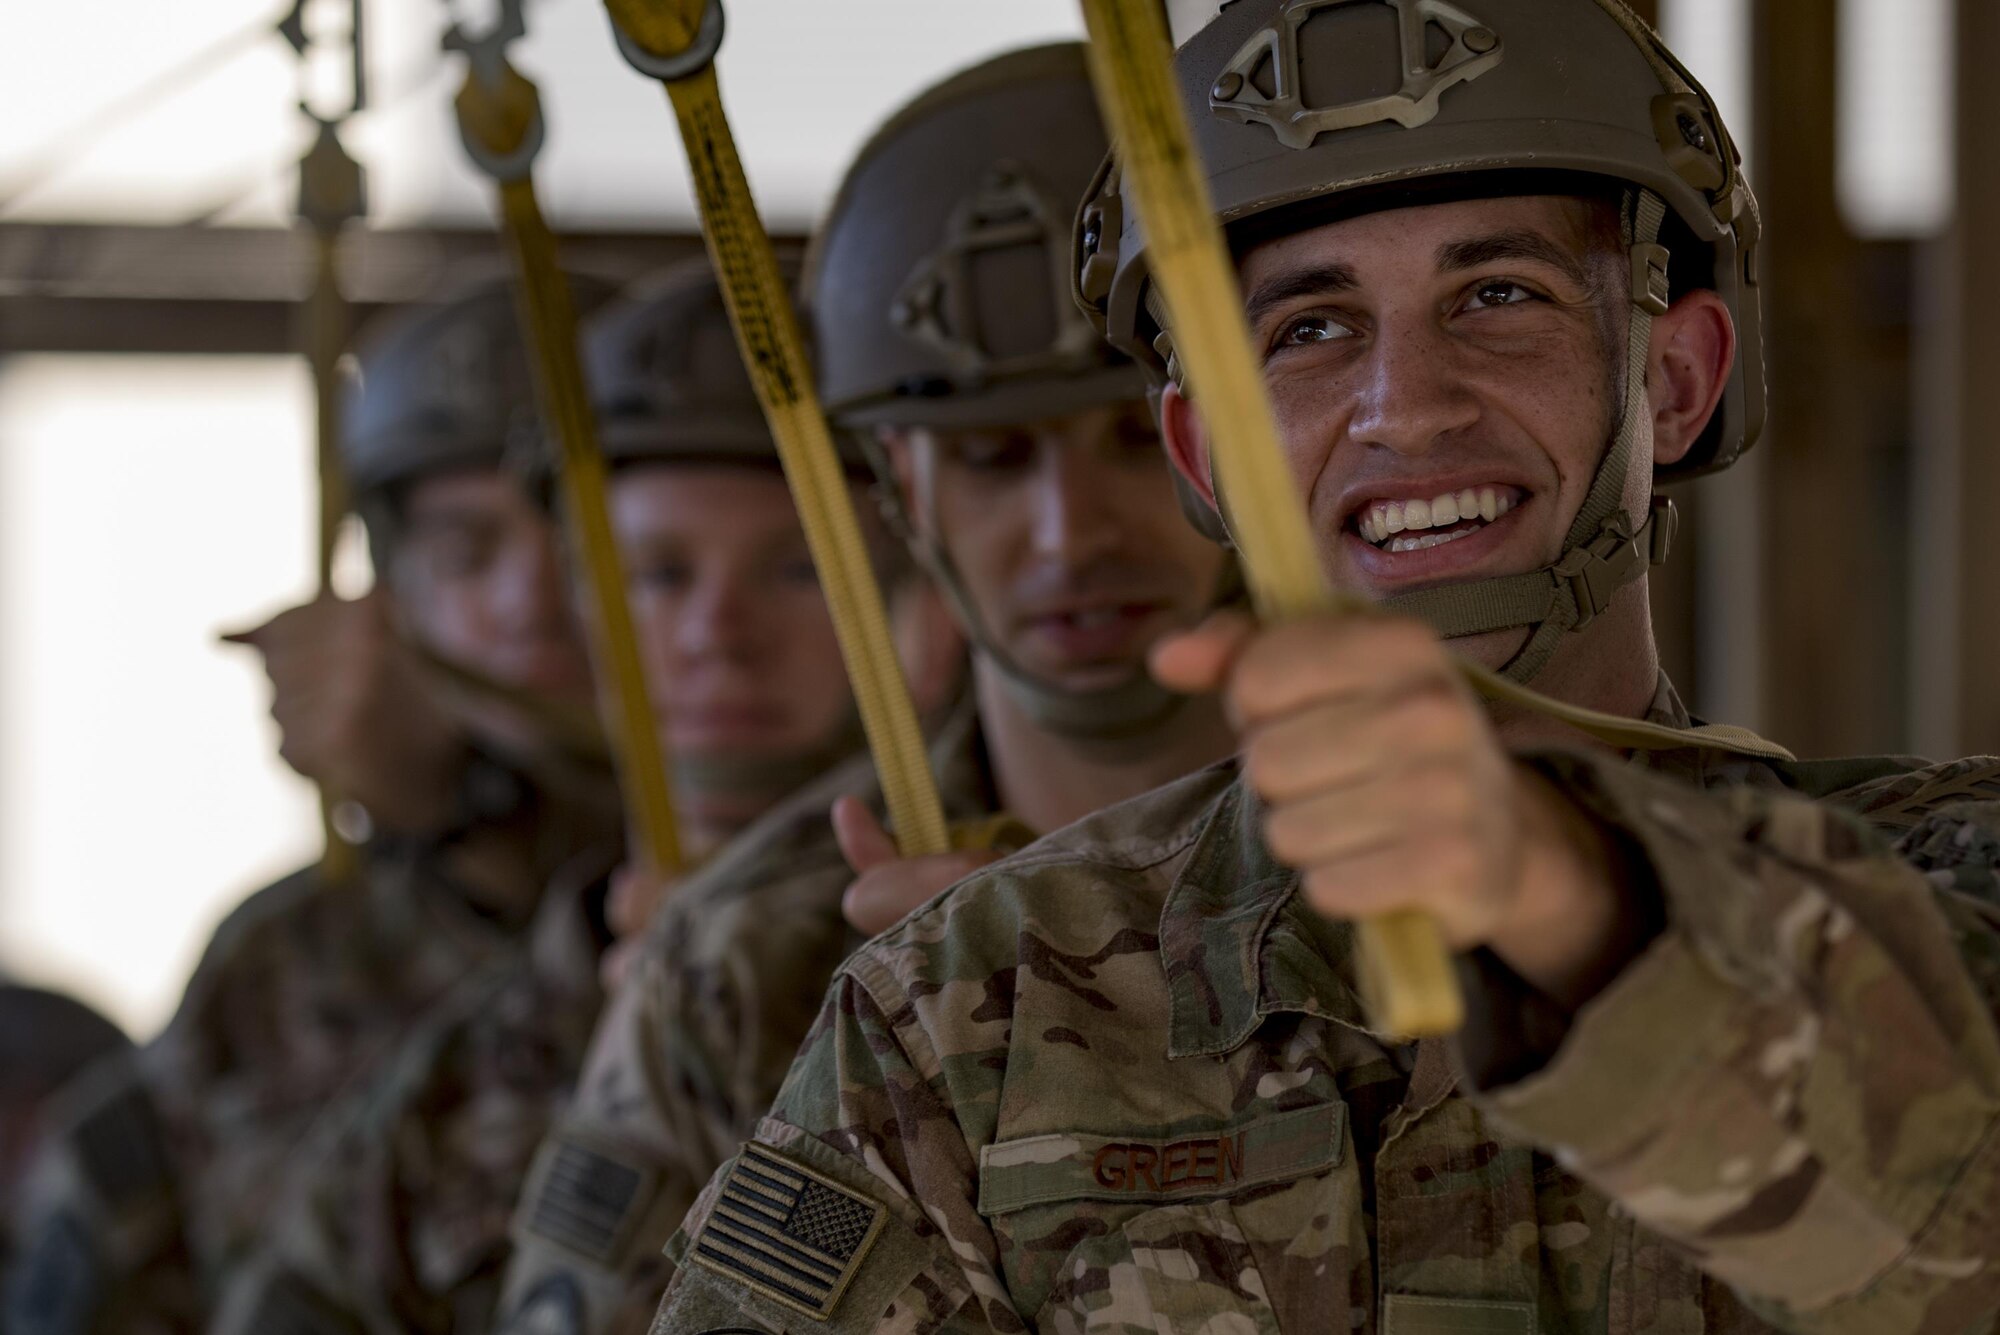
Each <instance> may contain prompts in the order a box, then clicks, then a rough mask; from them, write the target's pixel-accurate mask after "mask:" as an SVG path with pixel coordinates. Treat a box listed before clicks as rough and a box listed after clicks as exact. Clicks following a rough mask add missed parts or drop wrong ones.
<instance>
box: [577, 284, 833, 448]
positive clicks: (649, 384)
mask: <svg viewBox="0 0 2000 1335" xmlns="http://www.w3.org/2000/svg"><path fill="white" fill-rule="evenodd" d="M783 267H784V270H785V277H786V279H787V280H788V281H790V280H795V279H796V277H797V272H796V270H797V266H796V264H786V265H784V266H783ZM581 343H582V349H581V351H582V356H583V370H584V378H585V379H586V380H587V381H588V382H589V386H590V399H591V406H592V408H593V410H594V411H595V413H596V416H597V434H598V443H599V445H600V446H601V447H602V449H603V451H604V457H605V459H606V461H607V462H609V463H610V464H611V465H612V466H613V467H617V466H619V465H621V464H626V463H633V462H639V461H644V460H659V461H663V462H674V461H686V462H695V463H700V462H715V463H746V464H760V465H768V466H770V467H773V468H775V467H777V466H778V447H777V444H776V443H775V442H774V441H773V440H772V438H771V430H770V427H769V426H768V425H766V423H765V420H764V410H763V407H762V405H760V404H759V403H758V401H757V392H756V390H755V389H754V388H753V387H752V385H751V383H750V374H749V372H748V371H747V370H745V369H744V366H743V357H742V354H741V352H739V351H738V348H737V343H736V334H735V332H734V330H733V329H732V328H731V327H730V323H729V310H728V307H727V306H726V305H725V303H724V301H723V296H722V288H721V286H720V285H719V284H718V283H717V282H716V279H715V272H714V270H713V269H712V268H711V267H710V266H709V262H708V260H707V259H706V258H705V257H702V256H694V257H691V258H689V259H686V260H683V261H681V262H680V263H677V264H674V265H671V266H669V267H668V268H666V269H663V270H661V271H660V272H658V273H656V274H654V275H652V276H651V277H649V278H645V279H641V280H640V281H639V282H637V283H634V284H633V285H632V286H631V287H629V288H627V289H626V290H625V291H624V292H622V293H620V294H619V296H618V298H617V299H616V300H614V301H612V302H609V303H607V304H606V305H605V306H604V307H603V309H601V310H599V311H598V312H597V313H596V314H595V315H594V316H592V317H591V318H590V320H589V321H587V322H586V324H585V326H584V329H583V334H582V339H581ZM842 444H843V451H842V457H841V462H842V463H844V464H846V465H847V467H848V469H849V471H850V472H852V473H854V474H855V475H857V476H861V477H866V476H867V475H868V463H867V460H866V459H865V458H863V457H862V455H861V453H860V451H859V450H858V449H855V448H853V447H852V445H851V444H850V443H847V442H843V443H842Z"/></svg>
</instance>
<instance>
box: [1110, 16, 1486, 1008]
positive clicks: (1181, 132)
mask: <svg viewBox="0 0 2000 1335" xmlns="http://www.w3.org/2000/svg"><path fill="white" fill-rule="evenodd" d="M1083 12H1084V18H1085V21H1086V22H1087V24H1088V25H1089V28H1090V58H1091V70H1092V75H1093V79H1094V81H1095V83H1096V84H1097V89H1098V98H1099V101H1100V102H1102V103H1103V106H1104V113H1105V119H1106V121H1107V122H1108V123H1109V124H1110V125H1111V127H1112V132H1113V136H1114V141H1115V142H1116V144H1117V148H1118V152H1119V153H1120V155H1121V156H1122V157H1123V159H1124V163H1125V172H1126V179H1127V180H1129V181H1130V182H1131V184H1132V188H1133V193H1134V194H1135V195H1136V196H1137V199H1138V203H1139V212H1140V216H1141V217H1142V218H1143V219H1144V220H1145V224H1146V234H1147V238H1148V244H1149V246H1150V247H1151V251H1152V271H1153V274H1154V276H1155V278H1156V279H1157V280H1158V282H1159V284H1160V288H1161V291H1162V292H1163V294H1164V295H1165V297H1166V301H1167V309H1168V311H1169V312H1170V314H1171V315H1172V317H1173V325H1174V334H1175V349H1176V351H1177V352H1178V353H1179V355H1180V357H1181V360H1182V363H1183V364H1184V365H1185V366H1186V367H1187V370H1188V375H1189V378H1190V379H1191V380H1192V381H1193V382H1194V383H1195V384H1197V385H1199V386H1200V392H1201V398H1202V416H1203V419H1204V420H1205V421H1207V422H1208V424H1209V429H1210V431H1211V432H1212V433H1213V434H1214V436H1215V447H1214V448H1215V462H1216V468H1217V471H1218V473H1219V475H1220V478H1221V482H1222V487H1223V490H1224V491H1225V492H1226V493H1227V494H1228V496H1229V498H1230V503H1231V505H1232V507H1233V508H1234V509H1235V510H1236V512H1237V513H1239V514H1244V515H1254V516H1256V522H1255V523H1250V524H1243V525H1240V526H1239V529H1240V532H1239V533H1238V539H1237V540H1238V543H1239V545H1240V546H1241V547H1242V549H1243V558H1244V565H1245V567H1246V574H1247V576H1248V579H1249V583H1250V590H1251V594H1252V596H1253V597H1254V598H1255V600H1256V603H1257V609H1258V611H1259V613H1260V614H1261V615H1263V616H1264V617H1265V618H1267V619H1270V620H1283V619H1286V618H1290V617H1297V616H1304V615H1308V614H1311V613H1316V612H1328V611H1332V612H1354V611H1359V610H1363V607H1364V605H1363V604H1361V603H1360V602H1359V601H1358V600H1356V599H1353V598H1351V597H1346V596H1343V595H1341V594H1339V593H1338V592H1337V591H1336V590H1335V589H1334V588H1333V586H1332V585H1331V584H1330V583H1329V582H1328V580H1327V578H1326V574H1325V572H1324V571H1323V570H1322V569H1321V567H1320V563H1319V553H1318V551H1317V549H1316V548H1315V546H1314V544H1313V540H1312V532H1311V529H1310V528H1309V527H1308V525H1307V522H1306V512H1305V506H1304V504H1303V503H1302V502H1301V500H1300V498H1299V494H1298V486H1297V484H1296V483H1295V482H1294V481H1293V480H1292V475H1291V471H1290V468H1289V466H1288V465H1287V464H1286V462H1285V457H1284V455H1283V453H1282V452H1281V451H1280V450H1279V448H1278V431H1277V426H1276V423H1275V422H1274V421H1273V420H1272V417H1271V410H1270V406H1269V404H1268V403H1267V402H1266V401H1265V398H1264V384H1263V380H1262V378H1261V377H1260V375H1259V374H1258V371H1257V367H1256V364H1255V362H1254V361H1253V360H1252V359H1251V356H1250V330H1249V328H1248V326H1247V324H1246V323H1245V321H1244V317H1243V305H1242V302H1241V300H1240V299H1239V298H1238V296H1237V290H1236V271H1235V269H1234V268H1233V267H1232V266H1231V265H1230V263H1229V257H1228V253H1227V252H1226V251H1225V250H1224V249H1223V244H1222V232H1221V229H1220V228H1219V227H1217V226H1216V223H1215V217H1214V211H1213V208H1212V206H1211V205H1210V203H1209V195H1208V184H1207V181H1206V180H1205V178H1204V177H1203V176H1202V173H1201V170H1200V163H1199V162H1198V160H1197V159H1196V157H1195V155H1194V147H1193V142H1192V139H1191V137H1190V135H1189V132H1188V125H1187V120H1186V117H1185V115H1184V113H1183V112H1182V109H1181V104H1180V100H1179V96H1178V94H1177V93H1176V91H1175V88H1174V82H1173V72H1172V60H1173V47H1172V44H1171V42H1170V41H1169V39H1168V36H1167V28H1166V22H1165V20H1164V19H1163V18H1162V16H1161V14H1160V9H1159V5H1158V3H1157V0H1083ZM1355 931H1356V936H1357V939H1358V942H1359V945H1360V959H1361V984H1362V995H1363V998H1364V1000H1365V1001H1366V1003H1367V1006H1368V1010H1369V1013H1370V1015H1371V1016H1372V1018H1373V1020H1374V1022H1375V1024H1376V1025H1377V1026H1378V1027H1379V1028H1381V1029H1383V1030H1386V1031H1388V1032H1390V1033H1394V1034H1400V1035H1406V1036H1408V1037H1412V1038H1415V1037H1422V1036H1426V1035H1433V1034H1447V1033H1451V1032H1453V1031H1455V1030H1456V1029H1457V1028H1458V1027H1459V1026H1460V1024H1462V1023H1463V1022H1464V1015H1465V1002H1464V998H1463V997H1462V996H1461V995H1460V993H1459V988H1458V979H1457V976H1456V975H1455V973H1454V972H1453V969H1452V963H1451V956H1450V954H1449V953H1448V952H1447V951H1446V949H1445V945H1444V939H1443V937H1442V935H1441V934H1440V933H1439V932H1438V929H1437V924H1436V923H1434V922H1433V921H1432V920H1431V919H1430V918H1428V917H1426V916H1424V915H1423V914H1420V913H1415V912H1399V913H1393V914H1388V915H1385V916H1383V917H1380V918H1375V919H1371V920H1365V921H1362V922H1358V923H1356V924H1355Z"/></svg>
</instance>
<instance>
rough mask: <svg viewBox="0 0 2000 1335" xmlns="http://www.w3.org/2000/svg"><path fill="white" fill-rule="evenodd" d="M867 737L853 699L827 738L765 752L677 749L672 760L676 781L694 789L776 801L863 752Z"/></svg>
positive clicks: (687, 789)
mask: <svg viewBox="0 0 2000 1335" xmlns="http://www.w3.org/2000/svg"><path fill="white" fill-rule="evenodd" d="M867 740H868V738H867V735H866V734H865V733H864V732H863V731H862V727H861V714H860V711H859V710H857V709H855V708H854V707H852V706H851V705H850V706H849V707H848V709H847V710H846V712H845V713H844V714H843V715H842V716H841V719H840V721H839V722H838V723H836V724H835V725H834V726H833V727H832V728H831V729H830V730H828V732H827V734H826V736H825V737H824V738H823V739H822V740H820V741H818V742H815V743H812V744H811V745H808V746H805V747H801V748H799V749H798V750H795V751H784V752H780V753H777V754H773V755H761V756H749V755H741V754H729V755H722V756H696V755H689V754H687V753H686V752H676V753H675V754H674V758H673V761H672V769H673V776H674V787H675V788H676V789H677V790H679V791H682V792H688V793H712V794H718V795H723V796H729V797H751V798H760V799H768V800H769V801H771V802H776V801H777V800H779V799H780V798H782V797H785V796H786V795H787V794H790V793H792V792H794V791H796V790H797V789H800V788H803V787H804V786H805V785H806V784H807V783H809V782H811V781H812V780H813V779H816V778H818V777H819V776H820V775H822V774H824V773H826V772H827V771H828V770H829V769H831V768H833V766H834V765H836V764H838V763H839V762H840V761H842V760H844V759H846V758H847V757H848V756H851V755H854V754H856V753H858V752H859V751H860V750H861V748H862V747H863V746H865V745H866V744H867Z"/></svg>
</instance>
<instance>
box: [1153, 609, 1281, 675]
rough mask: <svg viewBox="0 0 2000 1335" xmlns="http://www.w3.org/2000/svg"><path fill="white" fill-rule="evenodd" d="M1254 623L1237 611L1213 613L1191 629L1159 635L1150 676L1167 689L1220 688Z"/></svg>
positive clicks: (1247, 639) (1253, 630) (1248, 638)
mask: <svg viewBox="0 0 2000 1335" xmlns="http://www.w3.org/2000/svg"><path fill="white" fill-rule="evenodd" d="M1256 629H1257V626H1256V623H1255V622H1253V621H1252V620H1251V619H1250V618H1249V617H1247V616H1245V615H1244V614H1243V613H1241V612H1235V611H1225V612H1217V613H1216V614H1215V615H1213V616H1211V617H1209V618H1208V619H1207V620H1206V621H1204V622H1202V623H1201V624H1200V625H1199V626H1196V627H1195V628H1194V629H1193V630H1189V631H1183V632H1181V633H1180V634H1178V635H1168V636H1165V637H1163V638H1162V639H1161V640H1160V641H1159V643H1157V644H1155V645H1154V646H1153V652H1152V654H1151V656H1150V658H1149V660H1148V661H1149V663H1150V665H1151V667H1152V670H1153V679H1154V680H1155V681H1157V682H1159V683H1160V685H1162V686H1164V687H1166V688H1167V689H1168V690H1170V691H1179V692H1181V693H1182V694H1183V695H1201V694H1205V693H1207V692H1209V691H1218V690H1221V689H1222V684H1223V682H1224V681H1226V680H1227V679H1228V677H1229V669H1230V668H1231V667H1232V666H1233V665H1234V664H1235V662H1236V659H1237V657H1238V655H1240V654H1241V653H1242V652H1243V647H1244V646H1245V645H1246V644H1248V643H1249V642H1250V637H1251V636H1252V635H1253V634H1254V633H1255V632H1256Z"/></svg>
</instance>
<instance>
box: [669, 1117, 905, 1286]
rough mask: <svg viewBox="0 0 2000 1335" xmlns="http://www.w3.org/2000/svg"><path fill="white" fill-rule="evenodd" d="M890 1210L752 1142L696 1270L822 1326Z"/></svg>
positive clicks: (711, 1221) (697, 1243)
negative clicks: (741, 1286) (746, 1289)
mask: <svg viewBox="0 0 2000 1335" xmlns="http://www.w3.org/2000/svg"><path fill="white" fill-rule="evenodd" d="M888 1214H889V1212H888V1209H887V1208H886V1207H885V1206H883V1205H881V1204H879V1203H877V1202H875V1201H872V1200H869V1199H868V1198H867V1197H866V1196H863V1195H861V1194H860V1193H858V1192H853V1191H849V1190H848V1189H847V1188H846V1187H843V1186H841V1185H840V1184H839V1183H837V1182H834V1181H832V1180H831V1179H828V1178H825V1177H822V1176H820V1175H819V1174H818V1173H816V1172H814V1171H812V1170H811V1169H810V1168H805V1167H803V1166H801V1165H800V1164H798V1163H795V1162H794V1161H792V1160H791V1159H788V1158H785V1157H784V1156H783V1155H780V1154H779V1153H778V1152H777V1151H775V1150H773V1149H770V1148H769V1147H768V1146H764V1145H755V1144H752V1145H745V1146H744V1147H743V1153H742V1154H741V1155H739V1156H737V1159H736V1162H735V1163H734V1164H733V1165H732V1166H731V1167H730V1169H729V1176H728V1177H727V1178H725V1179H724V1181H723V1184H722V1190H721V1192H720V1194H719V1195H717V1197H716V1200H715V1207H714V1209H713V1210H711V1211H710V1213H709V1216H708V1219H707V1221H706V1222H705V1223H703V1224H702V1226H701V1232H700V1233H698V1234H696V1235H695V1238H694V1242H693V1245H692V1247H691V1249H690V1256H691V1259H692V1260H693V1261H694V1263H695V1264H696V1265H699V1266H702V1267H704V1268H706V1269H708V1270H712V1271H714V1272H715V1273H717V1274H719V1275H723V1276H725V1277H726V1278H728V1279H731V1280H734V1281H735V1282H737V1283H739V1284H744V1285H747V1286H748V1287H749V1288H750V1289H752V1290H753V1291H754V1292H757V1293H761V1294H763V1295H764V1296H765V1297H766V1298H769V1299H771V1300H772V1301H773V1302H777V1303H782V1304H783V1305H784V1306H786V1307H789V1308H792V1309H793V1310H795V1311H799V1312H803V1313H805V1314H806V1315H807V1316H809V1317H812V1318H813V1319H814V1320H815V1321H824V1320H826V1319H827V1318H828V1317H830V1316H832V1315H833V1309H834V1308H835V1307H837V1306H839V1304H840V1299H841V1296H842V1295H843V1294H845V1293H846V1292H847V1286H848V1285H849V1284H850V1283H852V1282H853V1280H854V1276H855V1274H856V1272H858V1271H859V1270H860V1269H861V1262H862V1261H863V1260H864V1259H865V1258H866V1257H867V1255H868V1249H869V1248H870V1247H872V1246H874V1245H875V1239H876V1238H877V1237H878V1236H880V1235H881V1232H882V1225H883V1223H884V1221H885V1220H887V1218H888Z"/></svg>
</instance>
